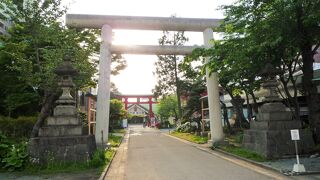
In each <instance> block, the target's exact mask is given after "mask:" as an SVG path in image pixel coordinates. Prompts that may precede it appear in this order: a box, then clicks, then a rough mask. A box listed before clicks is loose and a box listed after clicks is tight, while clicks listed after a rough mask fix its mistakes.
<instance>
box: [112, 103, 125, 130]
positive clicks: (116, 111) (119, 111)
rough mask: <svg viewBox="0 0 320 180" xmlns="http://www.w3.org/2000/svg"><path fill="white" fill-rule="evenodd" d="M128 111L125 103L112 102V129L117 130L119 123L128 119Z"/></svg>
mask: <svg viewBox="0 0 320 180" xmlns="http://www.w3.org/2000/svg"><path fill="white" fill-rule="evenodd" d="M126 116H127V111H126V110H125V109H124V106H123V103H122V102H121V101H120V100H118V99H112V100H111V101H110V115H109V117H110V128H115V127H116V126H117V125H119V122H120V121H121V120H122V119H124V118H126Z"/></svg>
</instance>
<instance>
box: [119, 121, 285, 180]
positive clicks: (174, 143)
mask: <svg viewBox="0 0 320 180" xmlns="http://www.w3.org/2000/svg"><path fill="white" fill-rule="evenodd" d="M127 146H128V147H127V148H126V149H127V152H126V153H127V157H126V163H125V166H126V167H125V168H124V169H125V171H124V173H125V174H124V176H123V177H124V179H127V180H189V179H190V180H206V179H208V180H209V179H210V180H220V179H222V180H233V179H236V180H242V179H243V180H250V179H252V180H267V179H287V178H286V177H284V176H282V175H280V174H279V175H277V173H274V172H269V171H270V170H264V169H262V168H260V167H255V166H252V165H248V164H246V163H244V162H241V161H239V160H236V159H232V158H231V159H230V158H224V157H221V156H219V155H217V154H214V153H213V154H212V153H208V152H206V151H203V150H201V149H199V148H197V147H195V146H192V145H190V144H187V143H184V142H181V141H179V140H177V139H174V138H171V137H168V136H167V135H165V134H164V133H162V132H161V131H159V130H156V129H152V128H143V127H142V125H130V127H129V140H128V143H127ZM261 169H262V170H261Z"/></svg>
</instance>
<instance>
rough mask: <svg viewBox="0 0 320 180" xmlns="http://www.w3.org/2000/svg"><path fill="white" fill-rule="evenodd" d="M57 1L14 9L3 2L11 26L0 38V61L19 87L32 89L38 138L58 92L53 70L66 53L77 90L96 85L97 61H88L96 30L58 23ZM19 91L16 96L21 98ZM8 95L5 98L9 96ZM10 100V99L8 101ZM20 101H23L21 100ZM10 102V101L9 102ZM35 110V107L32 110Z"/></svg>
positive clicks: (38, 0)
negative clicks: (35, 98)
mask: <svg viewBox="0 0 320 180" xmlns="http://www.w3.org/2000/svg"><path fill="white" fill-rule="evenodd" d="M60 2H61V1H60V0H58V1H41V0H36V1H28V2H26V3H25V5H24V6H23V8H21V7H20V6H18V7H20V9H17V8H16V7H17V6H15V5H14V4H12V3H11V1H5V2H4V3H5V4H6V5H7V7H8V9H10V10H8V11H10V12H14V13H11V15H10V20H11V21H12V23H13V26H12V28H11V29H9V31H8V32H9V34H10V36H1V39H2V41H3V42H4V46H2V47H1V49H0V61H1V62H4V63H6V65H5V67H4V68H5V70H4V71H6V72H8V73H11V74H14V77H15V78H16V79H17V80H18V81H16V82H18V83H19V84H21V85H23V86H25V87H27V88H25V89H31V90H33V93H34V94H35V95H38V96H39V99H40V101H41V105H40V107H41V110H40V114H39V116H38V120H37V122H36V124H35V126H34V128H33V131H32V135H31V136H32V137H35V136H37V135H38V130H39V128H40V127H41V126H42V124H43V121H44V120H45V119H46V118H47V117H48V116H49V115H50V113H51V110H52V107H53V104H54V101H55V100H56V99H57V98H58V96H59V93H60V90H59V88H58V86H57V84H56V75H55V74H54V73H53V70H54V69H55V67H56V66H57V65H58V64H60V63H61V62H62V59H63V58H62V57H63V56H64V55H65V54H71V55H72V64H73V65H74V67H75V68H76V69H77V70H78V71H79V72H80V74H79V75H78V76H77V77H76V78H75V81H74V82H75V83H76V85H77V87H78V88H80V89H81V88H85V87H88V86H95V84H96V82H95V81H94V79H93V78H92V77H93V75H94V74H95V73H96V62H95V61H89V58H90V56H91V55H92V54H93V52H97V51H98V50H99V49H98V48H99V44H100V43H99V41H98V40H97V33H98V32H99V31H98V30H91V29H68V28H66V27H64V26H63V25H62V23H61V22H60V19H61V16H62V15H63V14H64V13H65V9H61V8H60ZM20 93H21V92H19V93H16V94H17V95H19V96H20V97H21V94H20ZM10 94H12V93H11V92H10V93H7V94H6V96H7V97H11V96H10ZM20 97H19V98H17V97H16V96H15V98H14V99H15V101H16V102H21V103H19V104H18V103H15V104H16V105H17V104H18V105H20V104H24V103H25V99H24V98H20ZM11 99H12V98H11ZM22 100H23V101H22ZM8 102H12V101H8ZM34 109H37V108H34Z"/></svg>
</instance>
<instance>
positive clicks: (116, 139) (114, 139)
mask: <svg viewBox="0 0 320 180" xmlns="http://www.w3.org/2000/svg"><path fill="white" fill-rule="evenodd" d="M121 140H122V136H116V135H113V134H110V135H109V140H108V143H110V144H111V146H112V147H118V146H119V145H120V143H121Z"/></svg>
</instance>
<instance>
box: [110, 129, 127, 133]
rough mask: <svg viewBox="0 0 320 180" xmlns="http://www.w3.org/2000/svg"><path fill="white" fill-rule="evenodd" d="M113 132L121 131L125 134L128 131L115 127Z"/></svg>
mask: <svg viewBox="0 0 320 180" xmlns="http://www.w3.org/2000/svg"><path fill="white" fill-rule="evenodd" d="M112 133H121V134H124V133H126V130H125V129H114V130H113V132H112Z"/></svg>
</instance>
